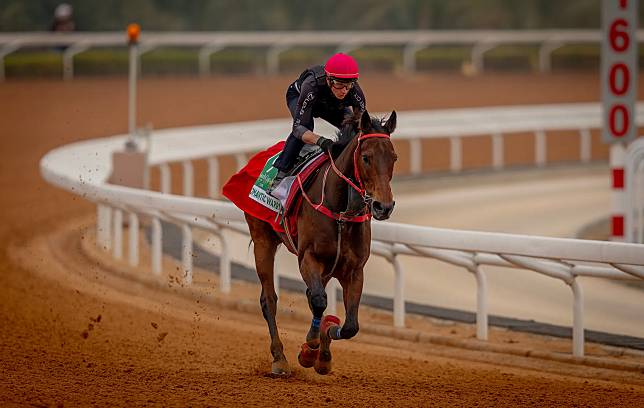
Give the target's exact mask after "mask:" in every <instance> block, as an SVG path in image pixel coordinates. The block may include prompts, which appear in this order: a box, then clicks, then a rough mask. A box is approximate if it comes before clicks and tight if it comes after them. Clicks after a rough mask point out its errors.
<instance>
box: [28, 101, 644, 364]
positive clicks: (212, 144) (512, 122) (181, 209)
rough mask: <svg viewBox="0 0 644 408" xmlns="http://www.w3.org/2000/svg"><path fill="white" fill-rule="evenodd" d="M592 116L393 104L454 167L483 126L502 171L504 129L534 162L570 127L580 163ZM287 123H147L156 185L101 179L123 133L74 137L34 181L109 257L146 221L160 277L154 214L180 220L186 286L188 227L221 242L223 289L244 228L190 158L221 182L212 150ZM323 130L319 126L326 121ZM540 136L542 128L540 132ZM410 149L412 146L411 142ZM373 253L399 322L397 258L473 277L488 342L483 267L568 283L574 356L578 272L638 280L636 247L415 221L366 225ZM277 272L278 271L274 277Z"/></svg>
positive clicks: (239, 147) (283, 129)
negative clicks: (49, 188)
mask: <svg viewBox="0 0 644 408" xmlns="http://www.w3.org/2000/svg"><path fill="white" fill-rule="evenodd" d="M643 108H644V106H638V117H637V122H638V123H640V124H641V123H643V122H644V117H643V116H642V114H641V113H642V112H644V110H643ZM600 118H601V115H600V114H599V106H598V105H595V104H572V105H548V106H527V107H500V108H484V109H458V110H445V111H431V112H401V113H400V114H399V119H398V123H399V128H398V129H397V131H396V133H395V134H394V139H407V140H409V142H410V143H411V144H412V146H413V145H414V144H419V140H421V139H423V138H439V137H448V138H450V140H452V142H451V143H450V145H451V149H452V154H451V158H452V166H451V168H452V170H455V171H458V170H459V169H460V161H459V160H460V159H459V158H460V153H459V152H460V140H461V138H463V137H468V136H473V135H481V134H489V135H490V137H492V138H493V140H494V142H493V143H492V145H493V148H492V152H491V154H492V155H493V157H494V158H495V159H494V160H493V163H494V167H495V168H502V167H503V165H504V163H503V157H504V155H503V143H504V139H505V137H512V135H505V134H506V133H508V132H534V133H535V135H537V137H535V140H536V141H535V143H537V146H536V148H535V151H536V152H537V153H536V157H535V165H537V166H539V165H544V164H545V163H546V160H545V159H546V157H545V153H544V152H545V151H546V150H545V145H544V144H545V137H544V136H543V135H545V132H547V131H549V130H578V131H579V132H578V134H579V137H580V138H581V140H582V143H581V146H582V148H581V151H580V157H579V159H580V161H587V160H588V159H589V157H590V155H589V152H590V145H589V143H590V137H589V130H590V129H592V128H597V127H598V126H599V121H600ZM289 128H290V122H288V121H286V120H269V121H258V122H247V123H236V124H225V125H214V126H204V127H193V128H178V129H166V130H160V131H155V132H154V133H153V134H152V136H151V137H150V138H149V140H148V148H149V161H148V162H149V165H150V166H160V169H161V172H160V174H161V186H162V187H161V189H162V192H154V191H147V190H137V189H132V188H127V187H122V186H116V185H111V184H107V183H106V182H105V180H106V179H107V176H108V175H109V173H110V166H111V153H112V152H114V151H117V150H122V148H123V145H124V143H125V140H126V136H116V137H112V138H106V139H97V140H91V141H85V142H78V143H74V144H70V145H67V146H63V147H60V148H57V149H55V150H52V151H51V152H49V153H48V154H47V155H46V156H45V157H43V158H42V160H41V163H40V166H41V173H42V175H43V177H44V178H45V179H46V180H47V181H48V182H50V183H51V184H54V185H56V186H59V187H61V188H64V189H66V190H68V191H71V192H73V193H75V194H78V195H80V196H82V197H84V198H85V199H87V200H90V201H92V202H95V203H97V204H98V223H97V242H98V244H99V245H101V246H103V247H105V248H107V249H111V250H112V253H113V255H114V257H115V258H122V257H123V230H122V224H123V217H124V214H127V217H128V220H129V222H130V225H132V226H134V227H133V228H130V229H129V234H130V236H129V239H128V242H129V251H128V261H129V263H130V264H131V265H138V262H139V260H138V248H137V242H138V233H139V230H138V228H136V226H138V224H139V223H138V217H139V216H140V215H145V216H148V217H150V218H151V220H152V221H151V228H152V240H151V253H152V257H151V259H152V261H151V262H152V265H151V268H152V270H153V271H154V273H156V274H160V273H161V243H162V229H161V220H167V221H171V222H174V223H178V224H179V225H180V226H181V228H182V233H183V244H182V253H183V256H182V266H183V270H184V271H185V274H186V275H185V280H186V282H188V283H189V282H191V280H192V256H191V255H192V245H193V244H192V229H193V228H199V229H203V230H206V231H210V232H212V233H213V234H215V235H217V236H218V237H219V239H220V240H221V244H222V248H223V250H222V253H221V256H220V278H221V286H220V287H221V290H222V291H223V292H229V291H230V259H229V256H228V253H227V251H226V248H227V247H228V243H227V237H226V232H227V231H235V232H239V233H244V234H247V233H248V232H247V228H246V225H245V223H244V222H243V215H242V213H241V212H240V211H239V210H238V209H237V208H236V207H234V206H233V205H232V204H230V203H228V202H223V201H218V200H212V199H205V198H195V197H191V196H190V195H191V194H192V191H193V185H192V184H193V180H192V173H193V172H192V161H193V160H197V159H208V165H209V181H208V183H209V192H210V196H211V197H215V196H216V193H217V191H218V190H219V185H218V179H219V177H218V174H219V165H218V160H217V156H220V155H224V154H234V155H235V156H236V158H237V165H238V166H239V167H241V166H242V165H243V164H244V163H245V161H246V154H248V153H249V152H253V151H257V150H260V149H263V148H265V147H266V146H268V145H270V144H272V143H274V142H275V141H276V140H277V139H278V138H279V135H282V136H286V135H287V134H288V131H289ZM327 130H328V128H327ZM539 135H542V136H539ZM419 147H422V146H421V145H420V144H419ZM412 152H414V155H416V156H412V165H411V170H412V172H414V173H418V172H419V171H420V166H419V163H421V160H422V148H412ZM171 162H176V163H182V165H183V170H184V173H183V175H184V177H183V191H184V195H183V196H179V195H172V194H169V192H170V190H169V186H170V185H171V183H170V171H169V167H168V164H169V163H171ZM372 249H373V253H374V254H375V255H378V256H382V257H384V258H385V259H387V260H388V261H389V262H390V263H391V264H392V266H393V268H394V271H395V285H394V293H393V294H392V298H393V304H394V312H393V323H394V325H395V326H397V327H403V326H404V325H405V294H404V281H405V275H404V271H403V270H402V267H401V263H400V262H399V257H400V256H402V255H404V256H417V257H427V258H435V259H438V260H441V261H444V262H447V263H450V264H454V265H457V266H460V267H462V268H463V269H464V270H465V271H467V272H469V273H472V274H473V275H474V276H475V279H476V282H477V312H476V315H477V338H479V339H481V340H486V339H487V335H488V334H487V332H488V323H487V317H488V312H487V285H486V275H485V271H484V270H483V269H482V266H483V265H497V266H506V267H513V268H521V269H526V270H530V271H534V272H537V273H540V274H543V275H545V276H549V277H552V278H554V279H558V280H560V281H562V282H563V283H565V284H566V285H568V286H569V287H570V288H571V293H572V296H573V310H572V316H573V346H572V351H573V354H574V355H575V356H583V354H584V331H583V330H584V322H583V316H584V310H583V303H584V297H583V291H582V287H581V285H580V284H579V282H578V280H577V277H579V276H598V277H604V278H610V279H644V245H637V244H626V243H616V242H603V241H584V240H574V239H560V238H545V237H536V236H522V235H511V234H500V233H486V232H473V231H460V230H447V229H440V228H430V227H419V226H414V225H404V224H396V223H391V222H374V223H373V242H372ZM277 279H279V276H277V274H276V280H277ZM329 295H330V296H329V308H330V309H331V311H333V310H334V308H335V304H336V302H335V300H336V299H335V290H333V291H329Z"/></svg>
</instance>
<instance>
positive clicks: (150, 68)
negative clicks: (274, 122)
mask: <svg viewBox="0 0 644 408" xmlns="http://www.w3.org/2000/svg"><path fill="white" fill-rule="evenodd" d="M641 48H642V49H641V50H640V51H644V47H641ZM332 52H333V49H332V48H306V49H305V48H293V49H290V50H287V51H285V52H283V53H282V54H281V55H280V70H281V72H284V73H297V72H300V71H302V70H303V69H304V68H305V67H307V66H310V65H313V64H316V63H321V62H322V61H324V59H325V58H326V56H328V55H329V54H330V53H332ZM351 53H352V55H354V56H355V57H356V58H357V59H358V60H359V61H360V66H361V67H362V69H363V70H364V71H368V72H374V71H383V72H391V71H396V70H400V69H402V64H403V63H402V60H403V57H402V54H403V50H402V48H400V47H365V48H360V49H356V50H354V51H352V52H351ZM538 53H539V48H538V47H537V46H500V47H497V48H494V49H492V50H490V51H488V52H487V53H486V54H485V60H484V64H485V69H486V70H488V71H507V70H514V71H524V72H528V71H537V70H538V64H539V61H538ZM470 54H471V48H470V47H459V46H449V47H448V46H430V47H427V48H424V49H422V50H419V51H418V53H417V54H416V67H417V70H418V71H420V72H422V71H432V70H450V71H458V70H460V69H461V67H462V66H463V64H464V63H466V62H468V61H469V59H470ZM198 55H199V50H198V49H190V48H160V49H156V50H153V51H150V52H148V53H145V54H144V55H143V57H142V58H141V69H142V72H143V75H196V74H197V73H198V72H199V66H198V64H199V62H198ZM640 56H641V57H640V59H641V61H640V65H641V66H644V65H642V63H643V62H644V52H640ZM551 58H552V69H553V71H555V72H556V71H560V70H597V69H598V68H599V59H600V48H599V47H598V46H593V45H577V46H565V47H562V48H559V49H557V50H555V51H554V52H553V53H552V55H551ZM210 60H211V72H212V73H213V74H248V73H255V74H256V73H264V72H265V71H266V49H260V48H247V47H239V48H226V49H224V50H222V51H219V52H216V53H214V54H212V55H211V58H210ZM127 70H128V52H127V50H126V49H123V48H116V49H107V48H102V49H101V48H97V49H91V50H88V51H86V52H82V53H80V54H77V55H76V56H75V58H74V74H75V75H78V76H92V75H126V74H127ZM5 73H6V76H7V77H9V78H12V77H13V78H15V77H36V76H38V77H61V76H62V51H57V50H43V49H40V50H20V51H18V52H15V53H12V54H9V55H8V56H6V57H5Z"/></svg>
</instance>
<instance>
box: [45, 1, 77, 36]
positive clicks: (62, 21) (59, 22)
mask: <svg viewBox="0 0 644 408" xmlns="http://www.w3.org/2000/svg"><path fill="white" fill-rule="evenodd" d="M73 14H74V9H73V8H72V6H71V5H69V4H67V3H61V4H59V5H58V6H57V7H56V10H54V22H53V23H52V24H51V31H56V32H69V31H74V29H75V28H76V26H75V24H74V18H73Z"/></svg>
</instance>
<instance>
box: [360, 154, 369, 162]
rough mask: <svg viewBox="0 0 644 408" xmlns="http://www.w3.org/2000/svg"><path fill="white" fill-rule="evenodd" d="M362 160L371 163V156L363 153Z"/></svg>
mask: <svg viewBox="0 0 644 408" xmlns="http://www.w3.org/2000/svg"><path fill="white" fill-rule="evenodd" d="M362 161H363V162H365V164H369V156H367V155H366V154H363V155H362Z"/></svg>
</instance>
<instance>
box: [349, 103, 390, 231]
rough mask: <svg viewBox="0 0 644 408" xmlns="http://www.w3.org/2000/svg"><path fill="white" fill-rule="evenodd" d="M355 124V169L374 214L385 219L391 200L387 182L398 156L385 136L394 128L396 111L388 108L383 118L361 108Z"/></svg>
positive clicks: (375, 216) (387, 136)
mask: <svg viewBox="0 0 644 408" xmlns="http://www.w3.org/2000/svg"><path fill="white" fill-rule="evenodd" d="M358 126H359V127H358V129H359V132H358V135H359V138H358V145H357V146H356V150H355V152H354V166H355V172H356V175H359V177H360V180H361V182H362V186H363V188H364V189H365V193H366V195H367V197H369V199H370V201H371V212H372V214H373V216H374V218H375V219H377V220H386V219H387V218H389V216H390V215H391V212H392V211H393V209H394V204H395V201H394V198H393V194H392V192H391V185H390V183H391V176H392V174H393V170H394V163H395V162H396V160H397V159H398V156H396V152H395V151H394V145H393V143H391V140H390V137H389V136H390V135H391V134H392V133H393V131H394V130H395V128H396V111H392V112H391V115H389V119H387V121H386V122H385V121H384V120H382V119H378V118H372V117H371V116H369V113H368V112H367V111H365V112H363V114H362V116H361V117H360V121H359V125H358Z"/></svg>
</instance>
